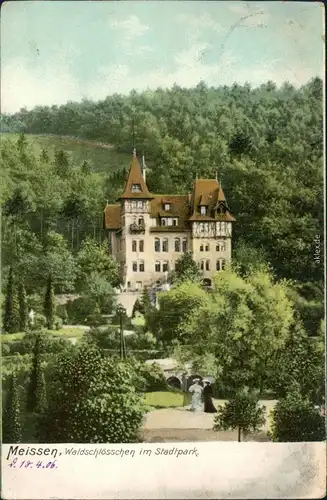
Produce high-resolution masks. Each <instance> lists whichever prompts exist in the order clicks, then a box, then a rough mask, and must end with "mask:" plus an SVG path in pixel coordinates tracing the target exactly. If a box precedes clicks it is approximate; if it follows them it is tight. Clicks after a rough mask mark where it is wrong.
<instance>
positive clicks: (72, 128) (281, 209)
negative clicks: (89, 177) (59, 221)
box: [1, 78, 323, 282]
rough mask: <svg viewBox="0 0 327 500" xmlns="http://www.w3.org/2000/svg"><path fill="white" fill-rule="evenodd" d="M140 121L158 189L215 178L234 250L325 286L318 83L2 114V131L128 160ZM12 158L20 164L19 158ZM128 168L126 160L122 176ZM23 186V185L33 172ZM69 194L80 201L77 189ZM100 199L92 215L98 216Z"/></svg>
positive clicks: (171, 93)
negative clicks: (75, 140) (107, 147)
mask: <svg viewBox="0 0 327 500" xmlns="http://www.w3.org/2000/svg"><path fill="white" fill-rule="evenodd" d="M133 116H134V117H135V132H136V136H135V142H136V146H137V150H138V151H139V152H144V153H145V155H146V160H147V163H148V166H149V167H150V170H149V172H148V174H147V181H148V184H149V188H150V189H151V190H152V191H154V192H165V193H172V192H184V191H188V190H189V189H190V187H191V184H192V182H193V180H194V178H195V176H196V175H198V176H199V177H214V176H215V175H216V172H218V175H219V178H220V179H221V180H222V185H223V187H224V188H225V191H226V195H227V199H228V203H229V205H230V207H231V209H232V212H233V214H234V216H235V217H236V219H237V223H236V224H235V239H234V244H235V247H237V245H239V246H240V242H241V241H242V242H245V244H246V245H248V246H249V247H254V249H255V250H256V251H258V252H260V254H261V255H263V257H264V258H265V259H267V260H268V261H270V262H271V264H272V265H273V267H274V269H275V271H276V273H277V275H278V276H280V277H286V278H293V279H296V280H300V281H302V282H303V281H304V282H305V281H317V280H321V279H322V264H321V265H320V266H319V265H318V264H317V263H316V262H315V261H314V250H315V246H314V245H315V244H314V238H315V235H320V240H321V245H322V243H323V237H322V235H323V98H322V81H321V80H320V79H318V78H315V79H313V80H312V81H310V82H309V83H308V84H307V85H305V86H303V87H301V88H299V89H295V88H294V87H293V86H291V85H289V84H284V85H283V86H282V87H280V88H276V86H275V85H274V84H273V83H272V82H268V83H266V84H264V85H262V86H260V87H258V88H255V89H252V88H251V87H250V86H249V85H244V86H240V85H236V84H234V85H232V86H230V87H227V86H224V87H218V88H213V87H210V88H209V87H206V86H205V85H204V84H203V83H201V84H199V85H198V86H197V87H195V88H193V89H184V88H180V87H178V86H174V87H173V88H172V89H169V90H163V89H157V90H154V91H150V90H149V91H145V92H141V93H138V92H135V91H133V92H131V94H130V95H128V96H122V95H113V96H109V97H107V98H106V99H105V100H103V101H99V102H91V101H86V100H85V101H83V102H81V103H68V104H66V105H63V106H60V107H58V106H51V107H44V106H43V107H41V106H39V107H36V108H35V109H33V110H32V111H27V110H24V109H23V110H21V111H20V112H19V113H16V114H14V115H12V116H4V115H3V116H2V120H1V123H2V125H1V126H2V131H3V132H24V133H27V134H55V135H60V136H65V135H67V136H74V137H79V138H84V139H87V140H89V141H99V142H103V143H106V144H113V145H114V146H115V148H116V150H117V151H123V152H125V153H126V152H127V151H128V152H130V151H131V143H132V123H133ZM9 149H10V148H9V147H6V148H5V155H6V158H5V159H4V160H5V164H6V165H7V168H8V176H9V177H8V178H10V176H11V177H12V179H11V183H10V182H9V181H8V186H7V188H6V189H5V194H4V198H5V199H4V202H6V203H9V202H10V200H11V197H12V196H13V184H14V182H12V181H13V180H14V181H15V179H14V176H15V175H16V173H15V172H13V169H12V166H10V165H12V162H11V163H10V161H9V159H8V158H9V156H10V153H9ZM108 154H109V153H108ZM14 156H15V158H16V159H17V158H18V157H19V152H18V153H15V155H14ZM15 161H16V160H15ZM127 167H128V163H127V161H126V156H125V155H122V164H121V171H122V172H121V173H122V174H123V173H124V171H125V169H126V168H127ZM109 170H110V169H108V173H107V175H108V178H110V175H111V172H110V171H109ZM98 171H99V170H98ZM33 172H34V173H35V170H34V171H33ZM53 175H56V174H55V173H53ZM118 177H119V179H120V176H118ZM24 179H25V180H24V182H25V184H26V183H27V182H28V173H27V174H26V175H25V178H24ZM52 181H53V179H52ZM49 182H50V180H49ZM119 184H120V180H119V182H117V179H116V182H115V183H112V184H111V186H110V189H109V188H108V185H106V184H105V183H104V184H103V196H101V198H102V200H104V199H109V200H110V201H113V200H114V199H115V195H116V192H117V191H118V189H119V187H120V185H119ZM72 190H73V192H74V202H76V199H77V198H78V197H79V193H78V192H77V185H75V186H74V187H73V188H72ZM67 196H68V194H67ZM83 196H84V195H83ZM102 200H101V202H99V201H98V202H97V203H96V204H94V205H93V206H94V208H96V207H98V209H99V210H100V205H101V203H103V201H102ZM58 203H59V202H58ZM63 203H64V201H63ZM65 203H68V201H67V200H66V201H65ZM59 204H60V203H59ZM68 205H69V204H68ZM92 209H93V208H92ZM36 210H37V207H36ZM58 210H60V207H59V206H58ZM242 248H245V247H242ZM321 252H323V249H322V247H321ZM250 253H251V252H247V251H246V252H245V254H248V255H250ZM321 255H323V254H321ZM245 257H246V255H245Z"/></svg>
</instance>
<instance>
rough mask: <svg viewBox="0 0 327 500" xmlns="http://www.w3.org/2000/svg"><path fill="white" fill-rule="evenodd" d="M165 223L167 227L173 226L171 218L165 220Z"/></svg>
mask: <svg viewBox="0 0 327 500" xmlns="http://www.w3.org/2000/svg"><path fill="white" fill-rule="evenodd" d="M167 222H168V226H172V225H173V219H172V218H171V217H169V218H168V219H167Z"/></svg>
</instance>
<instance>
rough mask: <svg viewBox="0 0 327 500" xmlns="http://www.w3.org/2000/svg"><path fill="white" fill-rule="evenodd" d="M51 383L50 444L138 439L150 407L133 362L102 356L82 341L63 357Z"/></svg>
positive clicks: (46, 426) (45, 429) (46, 433)
mask: <svg viewBox="0 0 327 500" xmlns="http://www.w3.org/2000/svg"><path fill="white" fill-rule="evenodd" d="M52 375H53V377H52V384H51V385H50V386H49V390H48V394H49V407H48V410H47V411H46V413H45V416H44V418H43V420H42V424H41V431H42V439H43V440H44V442H46V443H48V442H50V443H58V442H59V443H67V442H74V443H131V442H137V441H138V440H139V428H140V425H141V423H142V419H143V413H144V412H145V411H146V407H145V405H144V403H143V400H142V397H141V395H138V394H137V392H136V379H137V373H136V372H135V369H134V367H133V365H132V364H131V363H129V362H126V361H124V362H121V361H119V360H118V361H117V360H114V359H112V358H107V357H104V356H103V355H102V354H101V352H100V351H99V350H98V349H97V348H95V347H94V346H91V345H87V344H82V345H81V346H79V348H78V349H76V350H75V351H74V352H71V353H68V354H66V355H64V356H61V357H60V358H59V360H58V364H57V366H56V367H54V371H53V374H52Z"/></svg>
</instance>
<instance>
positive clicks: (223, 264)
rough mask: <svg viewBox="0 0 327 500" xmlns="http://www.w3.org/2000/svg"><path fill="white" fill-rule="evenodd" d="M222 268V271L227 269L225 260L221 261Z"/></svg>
mask: <svg viewBox="0 0 327 500" xmlns="http://www.w3.org/2000/svg"><path fill="white" fill-rule="evenodd" d="M221 268H222V269H225V260H222V261H221Z"/></svg>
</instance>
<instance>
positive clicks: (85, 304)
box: [66, 296, 97, 325]
mask: <svg viewBox="0 0 327 500" xmlns="http://www.w3.org/2000/svg"><path fill="white" fill-rule="evenodd" d="M96 306H97V304H96V300H95V299H93V298H91V297H85V296H83V297H79V298H78V299H76V300H73V301H69V302H67V306H66V308H67V314H68V320H69V323H70V324H72V325H78V324H85V323H86V319H87V317H88V316H91V315H92V314H93V313H94V311H95V310H96Z"/></svg>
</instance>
